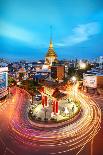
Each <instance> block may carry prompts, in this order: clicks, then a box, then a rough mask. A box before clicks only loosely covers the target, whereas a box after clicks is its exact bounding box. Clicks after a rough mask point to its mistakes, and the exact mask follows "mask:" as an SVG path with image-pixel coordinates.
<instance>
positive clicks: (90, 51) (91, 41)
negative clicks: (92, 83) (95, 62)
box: [0, 0, 103, 60]
mask: <svg viewBox="0 0 103 155" xmlns="http://www.w3.org/2000/svg"><path fill="white" fill-rule="evenodd" d="M0 4H1V5H0V12H1V13H0V23H1V29H0V40H1V41H0V57H1V58H2V57H3V58H6V59H10V60H20V59H27V60H39V59H43V58H44V57H45V54H46V53H47V50H48V47H49V41H50V26H51V25H52V27H53V45H54V49H55V51H56V53H57V55H58V58H59V59H75V58H79V59H80V58H85V59H92V58H96V57H98V56H100V55H103V52H102V51H103V45H102V40H103V21H102V18H103V7H102V6H103V1H102V0H99V1H97V0H94V1H92V0H87V1H84V0H82V1H80V0H77V1H75V3H73V2H72V1H67V0H65V1H63V0H61V1H59V0H55V1H54V0H52V1H51V0H48V1H47V0H45V1H41V0H39V1H38V2H35V1H33V0H31V1H28V0H25V1H17V0H15V1H12V0H9V1H8V0H0Z"/></svg>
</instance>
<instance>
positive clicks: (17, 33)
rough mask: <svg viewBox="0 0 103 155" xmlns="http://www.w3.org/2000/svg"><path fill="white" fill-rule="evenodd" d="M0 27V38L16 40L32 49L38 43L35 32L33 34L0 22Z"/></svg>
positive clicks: (38, 38)
mask: <svg viewBox="0 0 103 155" xmlns="http://www.w3.org/2000/svg"><path fill="white" fill-rule="evenodd" d="M0 26H1V27H0V28H1V29H0V36H4V37H8V38H11V39H15V40H18V41H20V42H23V43H25V44H26V45H29V46H32V47H34V46H36V45H38V44H39V43H40V36H39V35H38V34H37V33H36V32H34V34H33V33H32V32H30V31H27V30H26V29H23V28H21V27H17V26H14V25H11V24H9V23H6V22H4V21H0Z"/></svg>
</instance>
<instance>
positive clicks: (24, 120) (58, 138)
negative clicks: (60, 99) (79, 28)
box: [9, 88, 101, 154]
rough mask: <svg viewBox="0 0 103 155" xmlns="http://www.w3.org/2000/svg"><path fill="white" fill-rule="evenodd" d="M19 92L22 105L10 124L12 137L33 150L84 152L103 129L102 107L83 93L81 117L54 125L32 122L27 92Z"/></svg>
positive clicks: (18, 106)
mask: <svg viewBox="0 0 103 155" xmlns="http://www.w3.org/2000/svg"><path fill="white" fill-rule="evenodd" d="M17 92H18V93H17V94H18V95H19V102H18V103H17V106H16V109H15V110H14V111H15V115H13V117H12V119H11V120H10V123H9V131H10V137H13V139H15V141H16V142H19V143H21V144H22V145H24V146H26V147H29V148H31V149H34V150H35V149H36V148H38V153H39V151H43V152H45V151H48V152H49V153H48V154H62V153H65V152H68V151H71V150H75V149H77V148H79V149H81V148H83V147H84V146H85V145H86V144H87V143H88V142H90V141H91V140H92V139H93V138H94V137H95V136H96V134H97V133H98V131H99V129H100V122H101V111H100V108H99V107H98V106H97V105H96V103H95V102H93V101H92V100H91V99H90V98H88V97H87V96H85V95H84V94H82V93H81V92H78V93H77V94H76V96H75V98H76V100H78V101H79V102H80V105H81V111H80V115H76V116H78V117H74V118H75V119H74V118H72V119H70V120H69V122H68V120H66V121H63V122H61V123H57V122H56V123H53V124H49V123H47V122H46V123H45V122H43V123H38V122H35V121H34V122H33V121H30V119H29V118H28V110H27V109H28V107H29V106H30V104H29V103H28V101H29V100H28V97H27V93H26V92H25V91H24V92H22V94H20V90H17ZM73 94H74V88H73V89H70V90H69V95H70V96H71V97H73ZM25 96H26V99H25ZM64 122H65V123H64ZM63 123H64V124H63ZM61 124H62V125H61ZM45 125H46V126H45ZM51 125H53V127H51ZM49 127H50V128H49Z"/></svg>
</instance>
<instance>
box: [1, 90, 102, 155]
mask: <svg viewBox="0 0 103 155" xmlns="http://www.w3.org/2000/svg"><path fill="white" fill-rule="evenodd" d="M12 93H13V94H15V95H14V96H13V98H12V99H9V100H7V102H4V104H3V106H2V108H1V109H0V155H24V154H25V155H48V154H49V153H50V147H49V145H48V147H46V146H45V147H44V146H43V149H40V146H39V143H37V144H36V145H35V141H34V142H33V143H31V140H30V139H29V142H30V143H29V145H28V143H25V140H26V139H27V138H28V137H25V136H24V137H22V136H21V135H22V132H19V129H23V127H24V124H23V123H24V122H22V121H21V120H19V118H21V117H19V116H22V118H23V120H25V121H26V117H25V115H24V113H26V111H25V109H24V111H23V115H18V111H20V110H21V109H19V108H18V107H19V106H20V107H22V108H23V107H25V105H27V104H28V102H27V100H28V98H27V94H25V92H22V91H20V90H19V91H16V90H13V92H12ZM91 98H93V99H94V101H96V103H97V104H98V105H99V106H100V107H101V109H102V108H103V104H101V103H103V102H102V101H103V100H102V97H100V98H99V97H96V96H92V97H91ZM86 112H87V111H86ZM88 114H89V113H88ZM93 115H94V112H93ZM13 116H14V118H15V119H14V120H13V119H12V118H13ZM13 121H14V122H13ZM19 121H20V124H19V125H20V126H19V127H21V128H18V123H17V122H19ZM93 121H94V120H93ZM11 122H12V123H11ZM15 122H16V123H15ZM26 123H28V122H26ZM13 125H15V126H13ZM86 125H87V124H86ZM89 126H90V124H89ZM89 126H88V127H89ZM11 127H12V129H13V128H14V127H15V128H14V129H16V130H15V132H13V133H12V130H11ZM28 127H29V126H27V128H26V129H28ZM94 128H95V126H94ZM72 130H73V129H72ZM13 131H14V130H13ZM31 131H32V128H31ZM60 131H61V132H60ZM60 131H57V132H60V133H62V132H63V131H65V130H60ZM39 132H40V131H39ZM70 132H71V131H70ZM85 132H86V131H85ZM27 133H28V132H27ZM27 133H26V134H27ZM31 133H32V132H31ZM49 133H50V132H49ZM24 134H25V133H24ZM29 134H30V132H29ZM36 134H37V133H36ZM80 134H81V133H80ZM80 134H79V135H80ZM88 134H89V132H87V136H88ZM38 135H39V133H38ZM51 135H52V136H54V135H53V134H52V133H51ZM51 135H49V137H51ZM26 136H27V135H26ZM45 136H46V135H45ZM57 137H59V138H60V135H59V134H58V135H57ZM57 137H56V138H57ZM22 138H24V140H22ZM69 138H70V137H69ZM82 138H83V137H82ZM47 139H48V138H47ZM64 140H65V141H67V140H68V136H67V137H66V138H64ZM69 140H70V139H69ZM65 141H64V144H63V141H59V143H61V146H60V147H56V145H57V144H58V143H55V147H53V149H52V152H59V154H62V155H76V154H77V152H78V151H79V150H80V148H78V149H75V150H73V151H70V152H62V151H63V150H67V145H66V143H65ZM23 143H24V144H23ZM43 144H44V143H43ZM46 144H47V143H46ZM48 144H49V142H48ZM72 144H73V143H72ZM65 145H66V146H65ZM34 146H35V147H34ZM102 146H103V116H102V123H101V129H100V131H99V132H98V134H97V135H96V136H95V137H94V140H93V146H92V148H93V154H92V155H103V147H102ZM59 149H60V150H59ZM90 152H91V143H90V142H88V144H86V145H85V146H84V147H83V148H82V150H81V151H80V153H79V155H91V154H90Z"/></svg>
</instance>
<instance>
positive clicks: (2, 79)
mask: <svg viewBox="0 0 103 155" xmlns="http://www.w3.org/2000/svg"><path fill="white" fill-rule="evenodd" d="M7 89H8V67H0V99H1V98H3V97H4V96H6V95H7V94H8V91H7Z"/></svg>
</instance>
